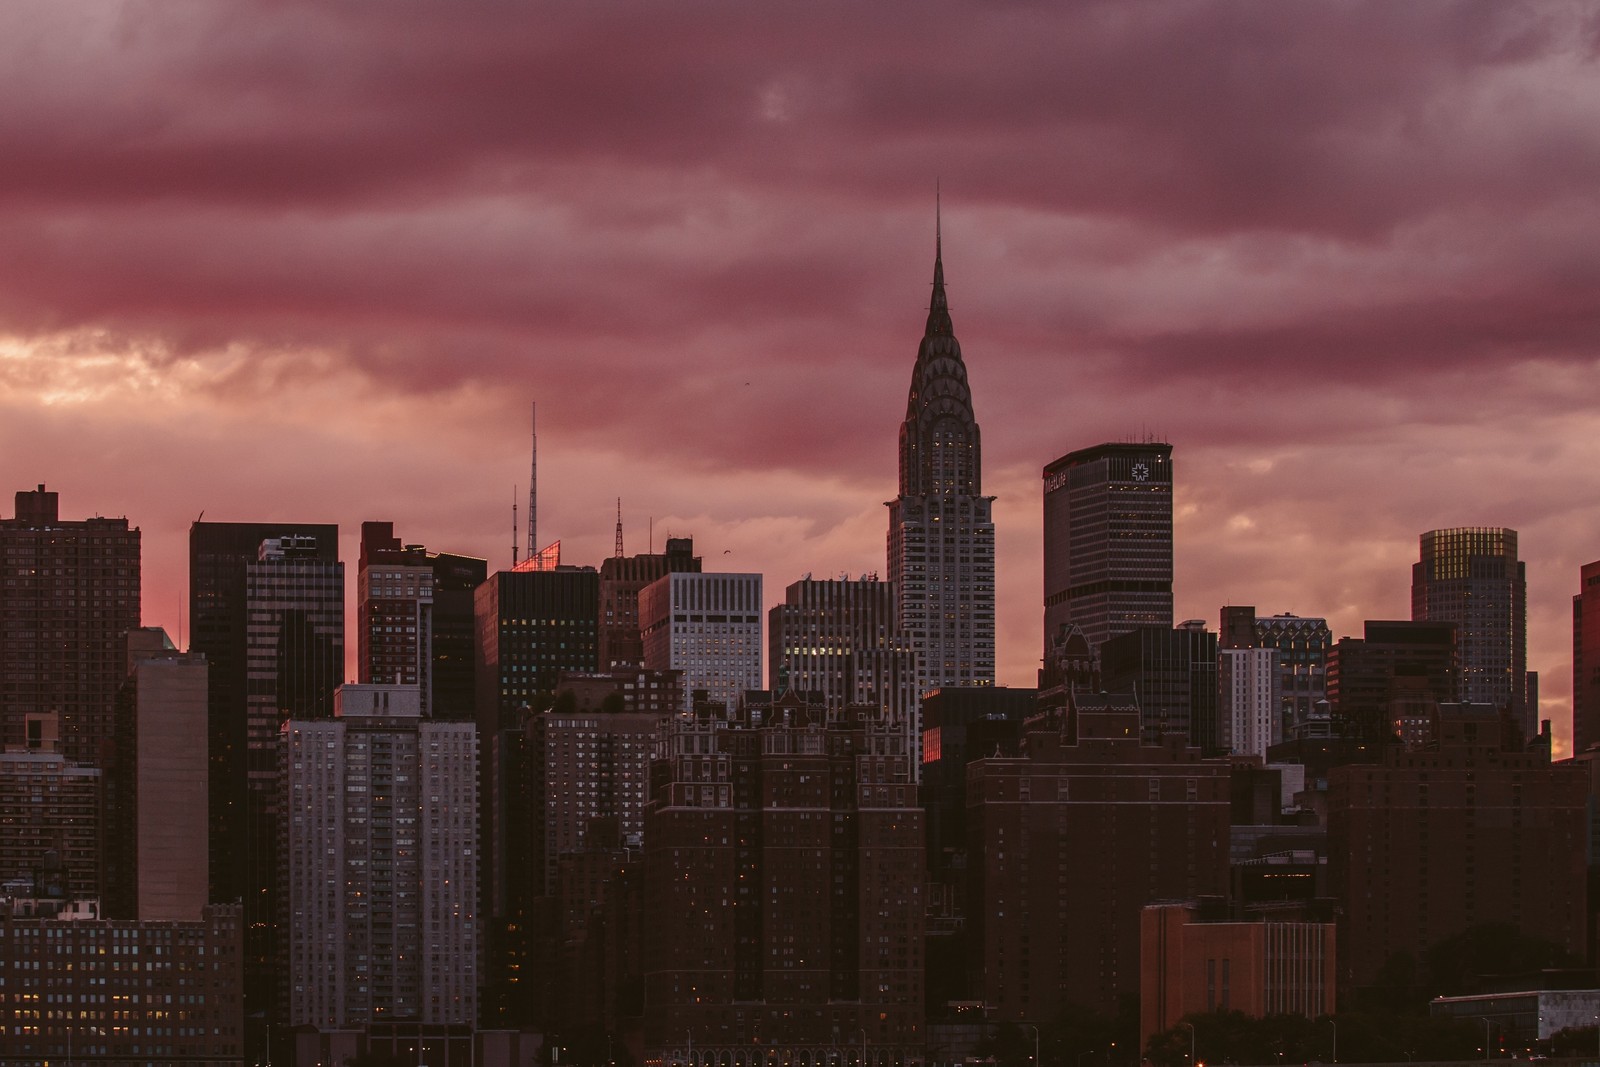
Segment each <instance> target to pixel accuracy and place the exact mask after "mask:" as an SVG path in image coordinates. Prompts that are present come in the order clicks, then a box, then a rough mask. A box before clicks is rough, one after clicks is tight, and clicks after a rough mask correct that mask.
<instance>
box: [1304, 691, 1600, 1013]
mask: <svg viewBox="0 0 1600 1067" xmlns="http://www.w3.org/2000/svg"><path fill="white" fill-rule="evenodd" d="M1453 707H1454V709H1455V713H1452V706H1451V705H1445V706H1444V707H1442V708H1441V709H1440V712H1439V719H1438V721H1437V724H1436V727H1435V730H1434V740H1432V741H1430V742H1429V743H1427V744H1426V745H1425V746H1422V747H1417V748H1411V749H1401V748H1395V749H1392V750H1390V751H1389V753H1388V754H1387V758H1386V760H1385V762H1384V763H1383V764H1382V765H1380V766H1347V767H1336V768H1334V769H1333V770H1332V771H1331V772H1330V773H1329V778H1328V850H1329V852H1328V865H1329V876H1330V881H1331V883H1332V888H1333V893H1334V895H1335V896H1336V897H1338V898H1339V899H1340V900H1341V901H1342V902H1343V904H1344V918H1343V921H1342V923H1341V926H1340V931H1339V937H1340V941H1339V972H1340V975H1339V977H1340V984H1341V986H1342V987H1343V988H1346V989H1348V988H1352V987H1359V986H1362V985H1366V984H1368V983H1370V982H1371V981H1372V979H1373V977H1374V976H1375V975H1376V974H1377V972H1378V970H1379V968H1381V967H1382V966H1383V963H1384V961H1385V960H1386V959H1388V957H1389V955H1390V954H1391V953H1395V952H1402V951H1404V952H1409V953H1411V954H1412V955H1414V956H1420V955H1421V954H1422V953H1423V952H1424V951H1426V950H1427V948H1428V947H1429V946H1430V945H1433V944H1435V943H1436V942H1439V941H1441V940H1444V939H1445V938H1448V937H1451V936H1453V935H1455V934H1459V933H1461V932H1462V931H1464V930H1467V929H1469V928H1470V927H1473V926H1477V925H1480V924H1484V923H1491V922H1494V923H1511V924H1512V925H1514V926H1516V927H1517V928H1518V929H1519V930H1521V931H1522V932H1523V933H1525V934H1528V935H1531V936H1533V937H1539V938H1543V939H1545V940H1547V941H1551V942H1554V943H1555V944H1557V945H1559V946H1560V947H1562V948H1563V949H1565V950H1567V951H1568V952H1571V953H1573V954H1574V955H1577V956H1580V957H1581V956H1582V955H1583V953H1584V929H1585V912H1584V886H1585V867H1584V862H1585V861H1584V855H1585V845H1586V841H1587V822H1586V819H1587V816H1586V804H1587V801H1588V778H1587V773H1586V772H1585V771H1584V770H1583V769H1582V768H1580V767H1576V766H1573V765H1571V764H1557V765H1554V766H1552V765H1551V763H1550V760H1549V753H1548V750H1543V749H1537V748H1535V749H1533V750H1531V751H1527V752H1518V751H1508V750H1507V749H1505V748H1503V747H1502V746H1501V744H1500V734H1501V730H1500V724H1499V722H1498V720H1496V719H1494V718H1493V717H1489V718H1484V717H1483V716H1477V715H1473V714H1471V712H1472V710H1473V709H1475V708H1476V707H1477V705H1455V706H1453Z"/></svg>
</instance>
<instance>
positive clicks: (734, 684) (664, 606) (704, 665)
mask: <svg viewBox="0 0 1600 1067" xmlns="http://www.w3.org/2000/svg"><path fill="white" fill-rule="evenodd" d="M763 606H764V605H763V604H762V602H761V575H759V574H695V573H685V572H680V571H674V572H673V573H671V574H667V575H664V576H662V577H661V578H658V579H656V580H655V581H654V582H651V583H650V584H649V585H647V586H645V587H644V589H642V590H641V591H640V592H639V624H640V629H641V631H642V632H643V635H644V665H645V666H646V667H648V668H649V669H650V670H653V671H681V672H682V673H683V700H684V706H683V710H684V711H691V710H693V708H694V700H695V696H694V693H695V691H696V690H703V691H704V692H705V694H706V696H707V698H708V699H710V700H711V701H713V702H715V703H717V704H719V705H721V706H722V707H724V708H726V709H728V711H729V712H732V711H733V709H734V708H735V707H737V706H738V704H739V701H740V700H741V699H742V698H743V697H744V694H745V693H746V692H748V691H749V690H752V689H760V688H761V612H762V608H763Z"/></svg>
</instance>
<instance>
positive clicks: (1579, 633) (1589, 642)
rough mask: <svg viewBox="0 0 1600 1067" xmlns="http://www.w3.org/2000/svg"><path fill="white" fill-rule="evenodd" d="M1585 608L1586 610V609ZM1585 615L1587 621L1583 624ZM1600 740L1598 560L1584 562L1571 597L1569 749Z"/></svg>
mask: <svg viewBox="0 0 1600 1067" xmlns="http://www.w3.org/2000/svg"><path fill="white" fill-rule="evenodd" d="M1585 609H1587V610H1585ZM1585 615H1588V617H1589V625H1588V626H1587V627H1585V626H1584V624H1583V620H1584V616H1585ZM1597 741H1600V560H1596V561H1595V562H1594V563H1585V564H1584V565H1583V569H1582V570H1581V571H1580V572H1579V576H1578V593H1577V595H1576V596H1574V597H1573V598H1572V751H1573V754H1574V755H1576V754H1577V753H1580V752H1585V751H1587V750H1588V748H1589V746H1590V745H1593V744H1594V743H1595V742H1597Z"/></svg>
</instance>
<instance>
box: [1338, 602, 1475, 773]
mask: <svg viewBox="0 0 1600 1067" xmlns="http://www.w3.org/2000/svg"><path fill="white" fill-rule="evenodd" d="M1363 633H1364V636H1363V637H1360V638H1356V637H1342V638H1340V639H1339V641H1338V642H1337V643H1336V644H1335V645H1334V646H1333V648H1332V649H1331V650H1330V651H1329V653H1328V701H1329V703H1330V704H1331V705H1332V714H1333V729H1334V733H1335V734H1337V735H1338V736H1340V737H1343V738H1348V739H1351V740H1358V741H1364V742H1369V743H1372V742H1380V741H1383V740H1386V739H1387V738H1389V737H1390V736H1392V716H1391V714H1390V711H1391V707H1390V705H1391V703H1392V702H1393V700H1394V699H1395V697H1396V696H1397V695H1398V694H1399V693H1400V692H1401V691H1402V690H1405V689H1411V690H1415V688H1416V685H1417V684H1420V685H1423V686H1425V687H1426V688H1427V689H1428V691H1429V692H1430V693H1431V694H1432V695H1433V697H1434V699H1435V700H1438V701H1442V702H1452V701H1455V700H1456V699H1457V698H1458V694H1459V692H1460V672H1459V659H1458V653H1457V650H1456V624H1455V623H1453V622H1417V621H1412V622H1390V621H1373V620H1368V621H1367V623H1366V625H1365V629H1364V631H1363ZM1417 680H1420V681H1417Z"/></svg>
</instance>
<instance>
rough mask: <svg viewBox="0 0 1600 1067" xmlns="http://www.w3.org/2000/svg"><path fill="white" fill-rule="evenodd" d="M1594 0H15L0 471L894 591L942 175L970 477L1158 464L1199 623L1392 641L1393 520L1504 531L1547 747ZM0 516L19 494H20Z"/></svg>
mask: <svg viewBox="0 0 1600 1067" xmlns="http://www.w3.org/2000/svg"><path fill="white" fill-rule="evenodd" d="M1597 45H1600V26H1597V23H1596V14H1595V12H1594V10H1593V8H1592V7H1591V6H1590V5H1588V4H1585V3H1573V4H1567V5H1564V4H1559V3H1540V4H1529V5H1523V4H1518V3H1512V2H1502V0H1484V2H1478V3H1460V4H1451V3H1442V2H1441V3H1421V4H1397V3H1395V2H1394V0H1374V2H1371V3H1359V2H1345V3H1326V4H1315V5H1313V4H1278V3H1218V4H1213V3H1199V2H1194V3H1190V2H1179V0H1160V2H1151V3H1140V2H1137V0H1135V2H1129V0H1116V2H1112V3H1100V4H1097V3H1071V4H1061V3H1054V2H1051V3H1038V4H1025V3H990V4H981V5H980V4H970V5H967V4H949V3H917V4H901V3H877V4H870V5H869V4H859V3H808V4H737V3H699V2H693V0H690V2H682V0H678V2H674V3H671V4H644V3H638V4H619V3H599V4H581V5H580V4H569V5H556V6H554V7H552V6H551V5H532V4H521V3H510V2H506V3H477V4H423V3H405V2H402V3H383V4H377V3H361V4H354V3H352V4H343V5H329V4H324V3H299V2H288V0H280V2H271V3H267V2H263V3H258V4H242V3H219V2H214V0H204V2H200V0H195V2H187V3H186V2H182V0H159V2H150V3H133V2H126V3H111V2H100V0H93V2H91V0H82V2H76V3H67V2H60V0H20V2H13V3H8V4H6V5H5V6H4V7H3V8H0V90H3V91H0V147H3V154H0V473H3V474H4V476H5V478H4V484H3V485H0V489H4V490H5V491H6V492H7V493H9V492H10V491H11V490H13V489H20V488H26V487H31V486H32V485H33V484H34V483H36V482H41V481H42V482H48V483H50V485H51V487H52V488H55V489H58V490H59V491H60V492H61V494H62V510H63V513H64V514H65V515H66V516H68V517H73V518H77V517H82V516H84V515H88V514H93V513H101V514H112V515H121V514H126V515H127V516H128V517H129V518H130V519H131V520H132V521H133V522H135V523H136V524H138V525H139V526H140V527H142V528H143V531H144V546H145V547H144V553H145V555H144V559H145V564H144V568H145V569H144V574H145V609H144V613H145V619H146V621H147V622H149V623H154V624H160V625H165V626H167V627H168V628H169V630H172V631H174V632H176V630H177V626H178V611H179V604H180V602H181V601H182V599H183V597H184V589H185V583H186V580H187V575H186V538H187V530H188V525H189V523H190V522H191V521H192V520H193V519H194V518H195V517H196V516H197V515H199V514H200V513H201V512H202V511H204V513H205V515H206V517H207V518H208V519H215V520H254V519H283V520H301V521H323V522H328V521H333V522H338V523H339V524H340V525H341V527H342V528H343V529H344V531H345V538H344V544H345V548H344V557H345V559H346V560H347V562H348V564H349V567H350V571H351V574H350V577H349V584H350V585H351V586H352V588H353V586H354V573H353V572H354V561H355V558H356V548H355V537H354V535H355V533H356V532H357V530H358V527H359V523H360V522H361V521H362V520H363V519H380V518H381V519H393V520H394V521H395V522H396V523H397V524H398V529H399V532H400V533H401V535H402V536H403V537H404V538H405V539H406V540H408V541H417V542H425V543H427V544H428V545H429V546H430V547H433V548H438V549H446V550H454V551H462V552H468V553H473V554H478V555H485V556H488V557H489V558H490V560H491V562H492V563H493V564H494V565H495V566H503V565H505V564H506V563H507V562H508V559H509V555H510V540H511V533H510V504H511V499H512V487H513V485H516V486H518V487H520V491H521V492H523V493H525V492H526V485H527V431H528V403H529V401H530V400H533V399H537V401H538V403H539V429H540V435H539V437H540V445H541V450H540V451H541V464H540V483H541V492H540V517H539V521H540V525H539V532H540V539H541V541H545V540H551V539H554V538H557V537H559V538H561V539H562V541H563V543H564V547H565V558H566V560H567V562H580V563H582V562H587V563H598V562H599V560H600V559H601V558H602V557H603V556H605V555H608V554H609V553H610V551H611V547H612V535H613V522H614V509H615V500H616V498H617V497H618V496H620V497H621V498H622V500H623V507H624V511H625V518H626V523H627V529H626V534H627V548H628V551H630V552H634V551H641V550H644V549H646V548H647V547H648V546H647V544H646V541H647V538H648V528H649V522H650V519H651V517H654V527H655V535H656V543H657V545H658V546H659V544H660V541H661V539H662V537H663V536H664V535H665V534H667V533H669V532H670V533H674V534H679V535H682V534H690V535H693V537H694V538H695V543H696V546H697V548H698V549H699V550H700V552H701V553H702V554H703V555H704V556H705V559H706V564H707V567H708V569H709V568H718V569H728V570H756V571H760V572H762V573H763V574H764V575H765V576H766V583H767V585H766V588H767V597H768V600H769V601H771V600H773V599H776V598H778V597H781V595H782V589H783V587H784V586H785V585H786V584H788V583H789V582H790V581H793V580H794V579H796V578H798V577H800V576H801V575H802V574H804V573H805V572H808V571H809V572H812V573H814V574H816V575H818V576H823V575H832V574H838V573H840V572H844V571H848V572H851V573H852V574H854V573H858V572H861V571H878V572H880V573H882V572H883V571H884V569H885V568H884V560H883V551H884V548H883V545H884V532H885V528H886V523H887V514H886V510H885V509H884V507H883V504H882V502H883V501H885V500H888V499H889V498H890V497H891V496H893V495H894V493H895V435H896V429H897V425H898V422H899V420H900V418H901V416H902V414H903V412H904V404H905V392H906V387H907V384H908V381H909V376H910V371H911V366H912V363H913V360H914V358H915V354H916V348H917V341H918V338H919V336H920V333H921V329H922V322H923V318H924V310H923V309H924V308H925V307H926V302H927V294H928V282H929V279H930V275H931V267H932V253H933V205H934V185H935V181H938V182H940V183H941V185H942V188H943V199H944V237H945V260H946V269H947V276H948V279H949V290H950V299H951V305H952V309H953V315H954V319H955V324H956V333H957V335H958V336H959V337H960V339H961V342H962V346H963V349H964V351H965V354H966V359H967V365H968V369H969V372H970V375H971V381H972V386H973V393H974V397H975V403H976V407H977V412H978V418H979V420H980V422H981V424H982V427H983V431H984V444H985V450H984V461H985V462H984V468H985V469H984V475H985V477H984V485H985V489H986V491H988V492H990V493H994V494H997V496H998V498H999V500H998V503H997V505H996V509H995V515H996V524H997V527H998V544H999V554H1000V559H999V597H1000V620H1001V626H1000V634H999V657H1000V663H1001V680H1002V681H1003V682H1006V683H1009V684H1012V685H1028V684H1031V682H1032V679H1033V673H1032V672H1033V670H1034V667H1035V665H1036V662H1037V659H1038V656H1039V645H1040V616H1041V607H1040V600H1041V594H1040V582H1041V577H1040V574H1041V564H1040V484H1039V471H1040V468H1041V467H1042V466H1043V465H1044V464H1045V463H1046V462H1048V461H1049V460H1051V459H1053V458H1055V457H1056V456H1058V455H1060V454H1061V453H1063V452H1066V451H1068V450H1071V449H1074V448H1079V447H1083V446H1086V445H1091V444H1095V443H1098V442H1100V441H1103V440H1114V439H1128V438H1132V437H1140V436H1144V435H1156V436H1160V437H1163V438H1165V439H1167V440H1170V441H1171V442H1173V445H1174V448H1175V464H1176V470H1177V475H1178V482H1179V485H1178V494H1177V499H1178V516H1177V523H1178V527H1177V534H1178V548H1177V552H1178V557H1177V616H1178V618H1179V619H1184V618H1205V619H1207V620H1210V622H1211V623H1212V625H1213V626H1214V625H1215V623H1216V620H1217V617H1218V610H1219V608H1220V607H1221V605H1223V604H1224V603H1253V604H1255V605H1257V607H1258V608H1259V609H1260V610H1261V611H1262V612H1263V613H1273V612H1281V611H1292V612H1295V613H1297V614H1301V615H1325V616H1327V617H1328V618H1329V619H1330V621H1331V622H1332V624H1333V626H1334V630H1335V632H1336V634H1351V633H1358V632H1359V629H1360V625H1361V621H1362V620H1363V619H1366V618H1405V617H1407V616H1408V614H1409V583H1410V569H1409V568H1410V564H1411V562H1412V561H1413V560H1414V559H1415V558H1416V554H1417V534H1418V533H1420V532H1421V531H1423V530H1427V529H1431V528H1434V527H1439V526H1457V525H1504V526H1512V527H1515V528H1516V529H1518V530H1519V531H1521V535H1522V556H1523V558H1524V559H1525V560H1526V561H1527V564H1528V576H1529V587H1530V588H1529V632H1530V646H1531V647H1530V656H1529V660H1530V664H1531V665H1532V666H1533V667H1535V668H1536V669H1538V670H1540V671H1541V672H1542V676H1543V695H1544V708H1543V712H1542V713H1543V715H1545V716H1546V717H1550V718H1553V719H1554V720H1555V721H1556V730H1557V733H1558V734H1559V735H1561V736H1562V737H1563V738H1564V737H1565V736H1566V733H1567V730H1568V708H1569V693H1570V687H1571V679H1570V671H1571V646H1570V640H1571V638H1570V597H1571V594H1572V593H1573V592H1575V591H1576V586H1577V576H1578V568H1579V566H1580V565H1581V564H1582V563H1585V562H1587V561H1589V560H1592V559H1595V558H1597V557H1600V506H1597V504H1600V499H1597V490H1600V473H1597V472H1600V376H1597V374H1596V355H1597V351H1600V348H1597V342H1600V210H1597V205H1600V133H1597V131H1600V76H1597V75H1600V71H1597V69H1596V49H1597ZM0 506H3V508H4V509H5V510H4V513H5V514H10V504H9V500H7V501H6V503H5V504H4V505H0Z"/></svg>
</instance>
